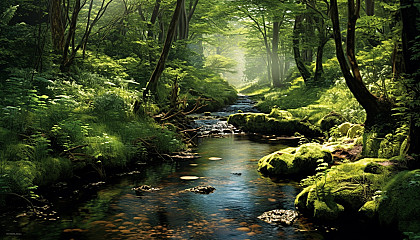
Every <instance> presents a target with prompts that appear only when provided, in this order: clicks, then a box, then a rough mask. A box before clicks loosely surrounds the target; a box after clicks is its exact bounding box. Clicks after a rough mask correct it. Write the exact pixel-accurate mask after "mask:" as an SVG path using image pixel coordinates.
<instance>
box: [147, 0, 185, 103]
mask: <svg viewBox="0 0 420 240" xmlns="http://www.w3.org/2000/svg"><path fill="white" fill-rule="evenodd" d="M183 4H184V0H177V2H176V7H175V11H174V14H173V16H172V19H171V23H170V24H169V29H168V34H167V35H166V39H165V44H164V45H163V49H162V53H161V54H160V58H159V61H158V63H157V64H156V67H155V70H154V71H153V73H152V75H151V76H150V79H149V82H148V83H147V85H146V89H145V90H144V92H143V99H147V97H148V94H149V92H150V93H152V94H155V93H156V89H157V83H158V80H159V78H160V76H161V75H162V72H163V70H164V69H165V62H166V59H167V58H168V54H169V50H170V49H171V45H172V40H173V38H174V36H175V32H176V27H177V23H178V19H179V16H180V13H181V8H182V5H183Z"/></svg>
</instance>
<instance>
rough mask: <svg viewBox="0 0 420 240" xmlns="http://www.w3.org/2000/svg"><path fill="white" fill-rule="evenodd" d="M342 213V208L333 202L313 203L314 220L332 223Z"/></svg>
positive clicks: (317, 201) (316, 201)
mask: <svg viewBox="0 0 420 240" xmlns="http://www.w3.org/2000/svg"><path fill="white" fill-rule="evenodd" d="M342 212H344V207H343V206H342V205H340V204H337V203H335V202H330V203H327V202H324V201H319V200H315V202H314V218H316V219H318V220H321V221H333V220H336V219H338V218H339V216H340V215H341V214H342Z"/></svg>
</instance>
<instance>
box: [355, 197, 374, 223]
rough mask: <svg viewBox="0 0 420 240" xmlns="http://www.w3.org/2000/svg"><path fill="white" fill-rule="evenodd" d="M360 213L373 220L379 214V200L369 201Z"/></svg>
mask: <svg viewBox="0 0 420 240" xmlns="http://www.w3.org/2000/svg"><path fill="white" fill-rule="evenodd" d="M359 214H360V215H361V216H362V217H363V218H365V219H370V220H373V219H375V218H376V217H377V215H378V202H377V201H368V202H366V203H365V204H364V205H363V206H362V207H361V208H360V209H359Z"/></svg>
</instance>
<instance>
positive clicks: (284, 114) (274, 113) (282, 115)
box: [267, 108, 293, 119]
mask: <svg viewBox="0 0 420 240" xmlns="http://www.w3.org/2000/svg"><path fill="white" fill-rule="evenodd" d="M267 116H268V117H271V118H277V119H292V118H293V115H292V114H291V113H290V112H288V111H286V110H280V109H278V108H273V109H271V112H270V114H268V115H267Z"/></svg>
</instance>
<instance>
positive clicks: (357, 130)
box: [347, 124, 364, 138]
mask: <svg viewBox="0 0 420 240" xmlns="http://www.w3.org/2000/svg"><path fill="white" fill-rule="evenodd" d="M363 131H364V127H363V126H362V125H359V124H355V125H353V126H351V127H350V128H349V129H348V132H347V137H348V138H357V137H360V136H362V134H363Z"/></svg>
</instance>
